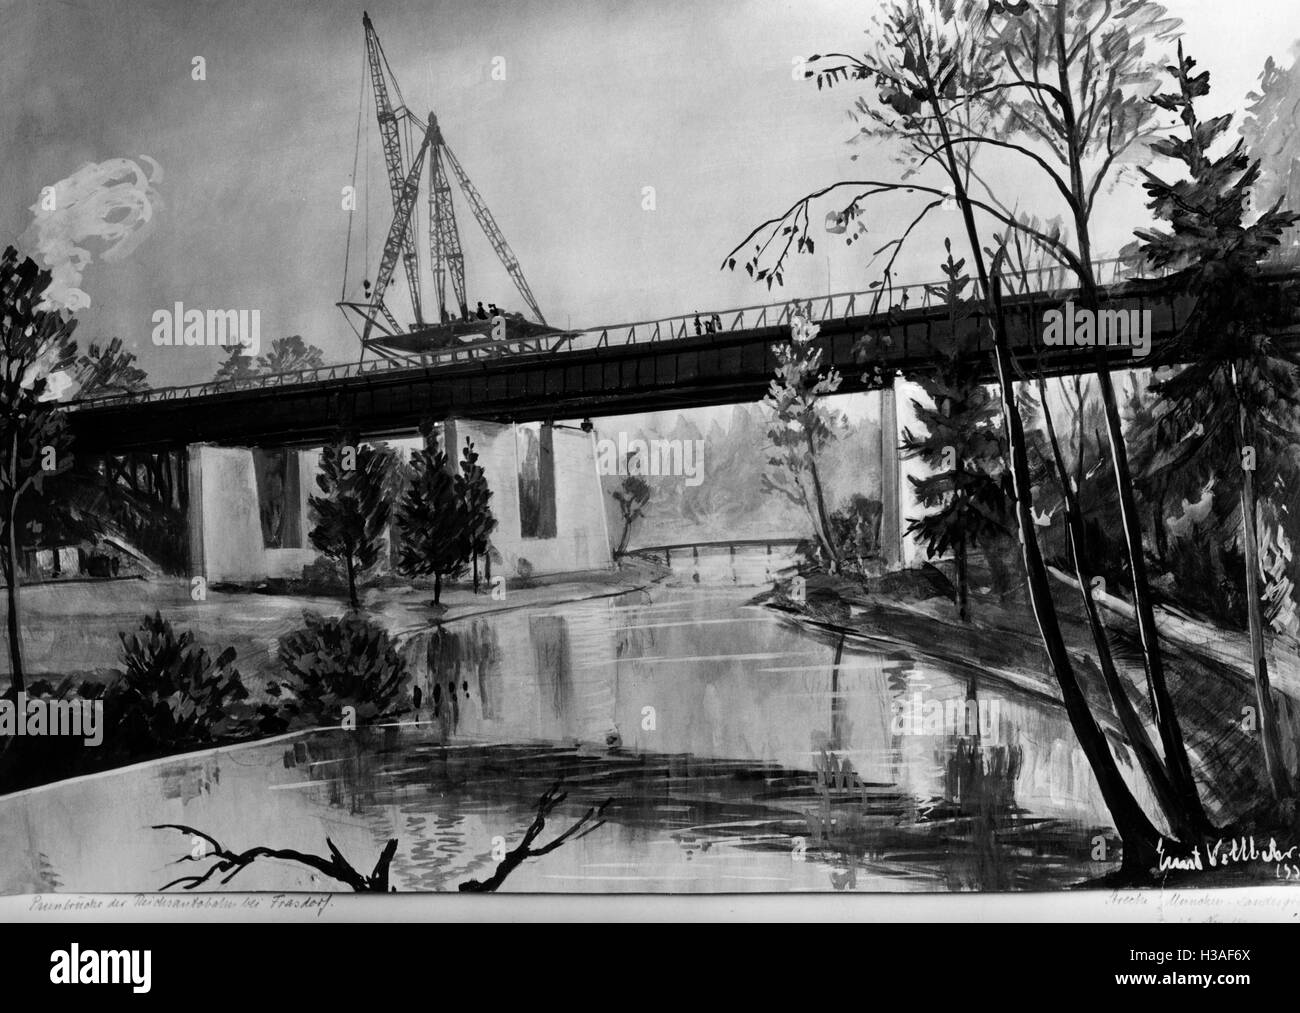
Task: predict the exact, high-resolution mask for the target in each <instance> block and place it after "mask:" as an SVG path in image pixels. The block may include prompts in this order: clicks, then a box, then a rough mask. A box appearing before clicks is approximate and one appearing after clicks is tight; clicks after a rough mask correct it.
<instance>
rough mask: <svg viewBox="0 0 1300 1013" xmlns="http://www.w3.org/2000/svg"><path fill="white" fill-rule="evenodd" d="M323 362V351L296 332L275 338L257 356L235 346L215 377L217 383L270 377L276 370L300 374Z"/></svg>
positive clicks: (315, 367)
mask: <svg viewBox="0 0 1300 1013" xmlns="http://www.w3.org/2000/svg"><path fill="white" fill-rule="evenodd" d="M324 364H325V353H324V352H322V351H321V350H320V349H319V348H317V347H316V346H315V345H309V344H307V343H306V342H305V341H303V340H302V338H301V337H299V336H298V335H297V334H293V335H290V336H289V337H287V338H276V339H275V340H274V341H272V342H271V348H270V350H269V351H267V352H265V353H263V354H262V355H259V356H257V357H256V358H254V357H253V356H251V355H245V354H244V349H243V347H242V346H240V345H235V346H234V347H232V348H231V349H230V352H229V354H227V356H226V358H225V361H223V362H222V363H221V366H220V367H219V368H218V369H217V375H216V376H214V377H213V378H212V379H213V382H214V383H233V382H235V381H239V380H251V379H253V378H254V377H257V376H271V375H272V374H275V373H297V372H300V371H302V370H307V369H319V368H320V367H321V366H323V365H324Z"/></svg>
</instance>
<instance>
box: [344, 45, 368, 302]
mask: <svg viewBox="0 0 1300 1013" xmlns="http://www.w3.org/2000/svg"><path fill="white" fill-rule="evenodd" d="M365 108H366V61H365V58H364V57H363V58H362V61H361V90H360V93H359V94H358V96H357V140H356V145H355V146H354V147H353V149H352V176H351V177H350V178H351V180H352V201H353V205H354V206H353V208H352V210H349V211H348V238H347V243H346V244H345V245H344V247H343V290H342V291H341V292H340V293H339V300H340V301H343V300H345V299H347V297H348V262H349V260H350V259H351V256H352V215H353V212H354V211H355V210H356V208H355V204H356V186H357V160H358V158H359V157H360V155H361V118H362V114H363V113H364V112H365ZM366 266H367V268H369V264H367V265H366Z"/></svg>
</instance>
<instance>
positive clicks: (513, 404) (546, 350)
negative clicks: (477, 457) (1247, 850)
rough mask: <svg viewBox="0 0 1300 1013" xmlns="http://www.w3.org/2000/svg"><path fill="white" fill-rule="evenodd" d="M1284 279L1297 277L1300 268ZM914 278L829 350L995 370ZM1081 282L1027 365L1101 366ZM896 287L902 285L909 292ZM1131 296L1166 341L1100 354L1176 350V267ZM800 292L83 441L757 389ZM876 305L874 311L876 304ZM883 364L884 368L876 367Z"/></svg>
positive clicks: (158, 412)
mask: <svg viewBox="0 0 1300 1013" xmlns="http://www.w3.org/2000/svg"><path fill="white" fill-rule="evenodd" d="M1278 277H1279V278H1280V279H1282V280H1283V281H1286V282H1294V280H1295V277H1294V274H1293V273H1292V272H1290V271H1287V272H1285V273H1282V272H1279V275H1278ZM899 291H902V293H903V294H902V295H901V296H898V298H897V299H896V300H895V301H894V303H893V305H892V306H891V308H890V309H887V310H881V311H878V312H868V311H870V310H872V309H873V306H872V303H873V302H875V303H877V304H878V303H880V302H882V301H883V300H882V298H881V293H880V292H879V291H878V290H872V291H869V292H867V293H844V294H841V295H835V296H827V297H822V298H820V299H816V300H812V301H811V309H812V313H811V316H812V319H813V320H815V321H816V322H818V323H819V324H820V327H821V330H820V333H819V335H818V337H817V338H816V339H815V340H816V342H817V344H818V345H819V346H820V347H822V348H823V350H824V357H823V361H824V362H825V363H826V364H827V365H828V366H835V367H836V368H838V369H839V371H840V373H841V374H842V376H843V383H842V385H841V387H840V390H841V392H843V393H852V392H856V391H862V390H869V389H873V388H875V387H878V386H879V384H880V377H881V376H883V377H885V378H886V382H892V377H893V376H894V375H895V374H897V373H903V374H905V375H906V374H907V373H910V372H917V371H923V370H925V369H927V368H933V364H934V362H935V360H936V357H938V356H941V355H947V354H951V353H954V352H955V353H958V354H960V355H962V356H963V357H966V358H968V359H969V360H971V361H973V362H975V363H976V364H978V365H979V367H980V368H981V370H982V372H983V375H984V377H985V379H986V380H989V381H991V380H993V379H994V375H993V363H992V355H991V353H992V338H991V333H990V329H989V327H988V326H987V320H986V318H985V314H984V312H983V309H982V304H979V303H970V304H967V305H965V306H964V307H963V315H962V317H961V319H960V320H958V321H956V322H955V323H954V321H952V320H951V319H950V308H949V307H948V306H947V305H946V304H942V303H940V302H938V301H936V300H935V299H933V298H930V297H929V295H930V293H931V287H929V286H927V287H924V292H925V297H921V296H917V297H916V298H915V299H910V298H908V296H909V294H910V293H915V292H916V291H917V287H916V286H912V287H911V288H909V289H906V290H899ZM1074 295H1075V293H1073V292H1071V291H1060V292H1055V293H1051V294H1048V293H1045V292H1031V293H1023V294H1019V295H1012V296H1009V297H1008V299H1007V311H1008V320H1009V324H1010V332H1011V344H1012V348H1013V352H1014V355H1015V359H1016V362H1017V364H1018V367H1019V368H1020V369H1022V370H1024V375H1025V376H1028V375H1030V374H1040V373H1041V374H1044V375H1057V374H1062V373H1075V372H1084V371H1092V370H1094V369H1095V368H1096V367H1097V364H1098V354H1099V353H1098V350H1095V349H1091V348H1070V347H1064V348H1061V347H1058V348H1047V347H1045V346H1044V345H1043V343H1042V341H1041V333H1042V314H1043V313H1044V312H1045V311H1046V310H1048V309H1050V308H1055V307H1059V306H1060V305H1062V303H1063V302H1064V301H1065V300H1066V299H1069V298H1072V297H1074ZM894 296H895V293H889V295H888V298H889V299H894ZM1104 298H1105V299H1106V300H1107V305H1108V306H1109V307H1110V308H1115V309H1137V310H1139V311H1141V310H1149V311H1150V312H1151V318H1152V331H1153V336H1152V341H1153V349H1154V351H1153V354H1152V355H1150V356H1148V357H1147V358H1145V359H1139V358H1136V357H1135V356H1134V355H1133V353H1132V351H1131V350H1130V349H1128V348H1122V347H1116V348H1109V349H1106V350H1105V351H1104V353H1100V354H1101V355H1102V356H1103V357H1104V359H1105V363H1106V366H1107V368H1109V369H1132V368H1138V367H1147V366H1151V365H1155V364H1159V363H1162V362H1164V361H1165V358H1164V357H1163V355H1162V349H1161V345H1162V344H1166V345H1167V344H1168V343H1167V342H1166V340H1165V339H1168V338H1170V337H1171V336H1172V335H1174V334H1176V333H1177V331H1178V328H1179V326H1180V323H1181V322H1182V321H1185V319H1186V317H1187V314H1188V313H1189V312H1190V309H1191V301H1190V299H1189V298H1188V297H1185V296H1180V295H1176V294H1173V293H1172V291H1171V287H1170V286H1169V285H1168V283H1166V282H1163V281H1161V280H1160V279H1154V280H1152V279H1146V280H1140V281H1121V282H1119V283H1117V284H1114V285H1111V286H1109V287H1107V289H1106V290H1105V291H1104ZM796 306H798V307H799V308H800V311H801V312H806V311H807V309H808V308H809V304H807V303H796V302H794V301H789V302H785V303H772V304H767V305H762V306H757V307H748V308H743V309H740V310H731V311H728V312H727V314H726V315H723V314H716V315H715V314H708V315H706V314H700V317H699V319H700V321H701V330H702V331H703V325H704V323H705V321H706V320H708V319H712V318H713V317H714V316H717V317H719V318H721V320H722V324H723V326H722V327H721V329H718V330H715V331H713V332H711V333H710V332H704V333H701V334H698V335H697V334H695V333H694V322H695V317H696V315H695V314H690V315H689V316H685V317H674V318H669V319H668V320H661V321H652V322H650V323H648V324H647V323H638V324H629V325H624V326H623V327H622V329H621V330H619V332H618V333H617V334H615V333H614V329H612V328H598V329H593V330H588V331H580V332H567V333H564V334H561V335H558V336H546V337H538V338H533V339H527V340H519V341H508V342H504V343H501V344H499V345H493V346H483V345H480V346H475V347H472V348H465V349H457V350H454V351H452V352H448V353H443V354H440V355H436V356H425V357H423V361H420V362H417V363H414V364H394V363H388V362H383V363H380V362H375V363H364V364H353V365H350V366H333V367H322V368H321V369H317V370H311V371H305V372H303V373H299V374H282V375H280V376H273V377H263V378H259V379H258V380H256V381H254V382H247V383H244V382H241V383H238V384H231V385H224V386H223V385H218V384H211V383H209V384H199V385H194V386H190V387H180V388H170V389H162V390H154V391H147V392H141V393H138V394H130V395H116V396H110V397H105V398H97V399H93V400H90V401H85V402H79V403H73V404H72V405H70V406H69V407H70V409H72V412H71V420H72V425H73V429H74V433H75V436H76V440H77V446H78V449H79V450H81V451H84V452H92V453H94V452H110V451H114V450H119V451H120V450H129V449H145V448H156V447H162V446H174V445H176V444H177V443H205V442H206V443H224V444H235V445H245V446H252V445H293V444H302V445H309V444H321V443H324V442H328V441H330V440H332V439H336V438H337V435H338V433H339V432H340V431H341V430H342V431H356V432H358V433H359V434H362V435H365V436H369V437H386V436H394V435H398V434H406V435H410V434H413V433H414V432H416V430H417V427H418V425H419V423H420V421H421V420H424V419H442V418H447V417H452V416H455V417H464V418H480V419H494V420H500V421H516V422H529V421H544V420H548V419H572V418H581V417H594V416H611V415H622V414H631V413H637V412H643V411H652V410H661V409H668V408H692V407H700V406H704V405H718V404H729V403H740V402H753V401H757V400H759V399H760V398H762V397H763V395H764V394H765V393H766V392H767V389H768V385H769V382H770V380H771V377H772V375H773V373H774V371H775V368H776V360H775V356H774V355H773V352H772V346H773V344H775V343H776V342H779V341H781V340H783V339H785V338H786V337H787V336H788V334H789V325H790V320H791V316H792V314H793V312H795V307H796ZM864 310H866V311H864ZM864 334H871V335H873V336H874V344H873V352H872V354H871V356H870V358H869V361H866V362H864V361H862V359H861V358H859V357H856V356H855V354H854V349H855V346H856V345H857V344H858V341H859V339H860V338H862V337H863V335H864ZM872 367H879V372H878V374H875V375H873V373H872Z"/></svg>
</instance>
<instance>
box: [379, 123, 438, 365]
mask: <svg viewBox="0 0 1300 1013" xmlns="http://www.w3.org/2000/svg"><path fill="white" fill-rule="evenodd" d="M434 129H435V128H433V127H430V128H429V129H428V130H426V131H425V133H424V140H423V141H422V142H421V144H420V150H419V153H418V154H417V155H416V156H415V159H414V161H412V162H411V169H410V171H409V172H408V173H407V174H406V178H405V179H404V180H403V181H402V192H401V194H400V195H399V196H398V198H397V207H396V210H395V211H394V212H393V224H392V225H390V226H389V228H388V240H387V242H385V243H384V253H383V256H381V257H380V259H379V274H378V275H377V276H376V278H375V285H374V288H373V289H371V292H370V305H371V306H372V307H373V308H375V309H377V310H379V311H380V312H382V313H383V314H384V316H385V318H387V320H388V322H389V323H390V324H394V326H396V325H395V322H394V320H393V317H392V314H391V313H389V312H388V308H387V306H385V305H384V292H385V291H386V290H387V288H388V283H389V282H390V281H391V280H392V278H393V269H394V268H395V267H396V266H397V258H398V256H399V255H400V254H401V252H402V242H403V238H404V237H405V236H406V235H407V234H408V233H409V231H410V228H411V213H412V212H413V211H414V210H415V200H416V198H417V197H418V196H419V193H420V174H421V173H422V172H423V171H424V156H425V154H426V153H427V152H428V150H429V146H430V144H432V143H433V137H434ZM373 325H374V318H373V316H371V317H369V318H367V320H366V326H365V331H364V332H363V334H362V336H361V340H362V342H363V343H364V342H365V341H366V340H368V339H369V337H370V328H371V327H372V326H373ZM396 329H398V330H400V328H396Z"/></svg>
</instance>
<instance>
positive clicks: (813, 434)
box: [759, 270, 843, 570]
mask: <svg viewBox="0 0 1300 1013" xmlns="http://www.w3.org/2000/svg"><path fill="white" fill-rule="evenodd" d="M759 275H760V277H761V276H763V275H764V272H763V271H762V270H760V271H759ZM777 277H779V272H778V273H777ZM819 330H820V328H819V327H818V326H817V325H816V324H814V323H812V321H810V320H809V319H808V318H807V317H806V316H805V315H802V314H799V313H796V314H794V318H793V320H792V321H791V324H790V340H789V341H787V342H784V343H782V344H779V345H774V346H773V347H772V351H773V352H774V353H775V355H776V357H777V370H776V376H775V377H773V379H772V380H771V382H770V383H769V385H768V392H767V396H766V397H765V398H763V406H764V407H765V408H767V409H768V410H769V411H770V412H771V413H772V421H771V424H770V425H769V426H768V431H767V436H768V439H769V440H771V441H772V445H773V447H775V448H776V454H774V455H773V456H772V457H770V458H769V459H768V468H767V470H766V471H764V472H763V487H764V489H767V490H770V491H775V492H779V493H780V494H782V495H783V496H785V497H786V498H787V499H789V500H790V501H791V502H792V503H795V504H796V505H798V506H802V507H803V508H804V510H805V511H807V513H808V517H809V520H810V521H811V522H812V526H813V532H814V533H815V535H816V537H817V542H818V544H819V545H820V546H821V549H822V551H823V552H824V553H825V555H826V558H827V560H828V562H829V563H830V566H831V569H832V570H838V569H839V567H840V550H839V546H837V545H836V544H835V535H834V531H833V530H832V528H831V521H830V510H829V508H828V506H827V503H826V490H825V488H824V486H823V484H822V476H821V468H820V461H819V458H820V455H821V453H822V451H823V450H825V448H826V446H827V445H828V444H829V443H831V441H833V440H835V439H836V438H837V436H838V434H839V431H840V429H842V428H843V416H842V413H840V412H837V411H836V410H835V409H833V408H831V407H830V406H829V405H828V404H827V403H826V398H827V397H829V396H830V395H831V394H834V393H835V392H836V391H837V390H839V386H840V383H841V381H842V377H841V376H840V374H839V371H838V370H836V369H835V368H834V367H833V366H832V367H831V368H829V369H825V370H824V369H822V351H821V349H820V348H818V347H817V346H816V345H815V344H814V343H813V341H814V339H815V338H816V337H817V334H818V332H819Z"/></svg>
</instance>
